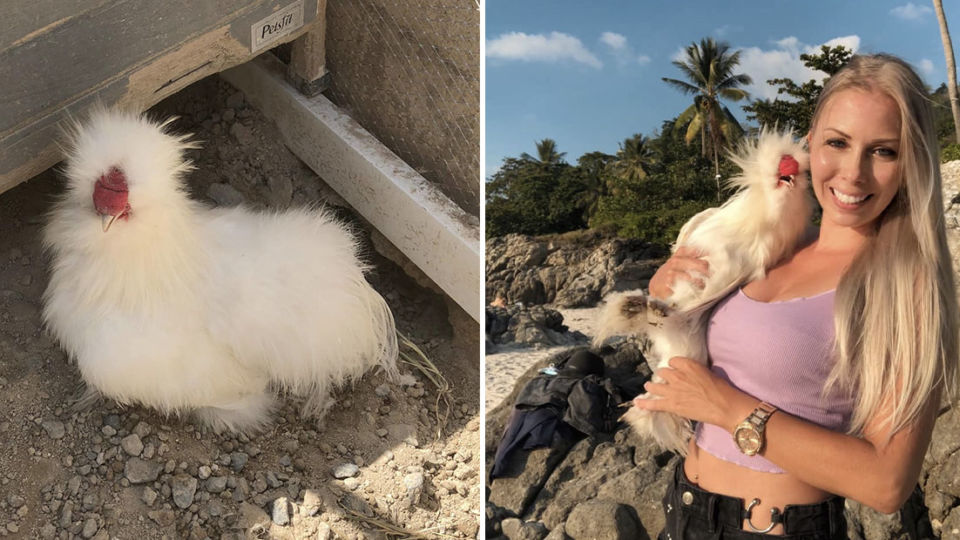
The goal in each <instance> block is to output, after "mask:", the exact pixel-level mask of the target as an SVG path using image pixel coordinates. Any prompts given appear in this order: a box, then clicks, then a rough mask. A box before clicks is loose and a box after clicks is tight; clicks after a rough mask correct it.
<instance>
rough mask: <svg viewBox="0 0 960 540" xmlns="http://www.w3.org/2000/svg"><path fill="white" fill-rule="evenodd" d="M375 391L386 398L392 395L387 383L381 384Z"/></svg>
mask: <svg viewBox="0 0 960 540" xmlns="http://www.w3.org/2000/svg"><path fill="white" fill-rule="evenodd" d="M373 392H374V393H375V394H377V396H379V397H382V398H384V397H387V396H389V395H390V387H389V386H387V385H385V384H381V385H380V386H378V387H376V388H375V389H374V390H373Z"/></svg>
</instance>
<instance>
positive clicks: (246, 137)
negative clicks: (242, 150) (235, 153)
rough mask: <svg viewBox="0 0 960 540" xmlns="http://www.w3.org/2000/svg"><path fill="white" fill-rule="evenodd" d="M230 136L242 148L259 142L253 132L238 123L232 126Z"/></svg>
mask: <svg viewBox="0 0 960 540" xmlns="http://www.w3.org/2000/svg"><path fill="white" fill-rule="evenodd" d="M230 134H231V135H233V138H235V139H236V140H237V142H238V143H240V146H250V145H252V144H254V143H256V142H257V138H256V136H255V135H254V134H253V130H252V129H251V128H249V127H247V126H245V125H243V124H241V123H240V122H236V123H234V124H233V125H232V126H230Z"/></svg>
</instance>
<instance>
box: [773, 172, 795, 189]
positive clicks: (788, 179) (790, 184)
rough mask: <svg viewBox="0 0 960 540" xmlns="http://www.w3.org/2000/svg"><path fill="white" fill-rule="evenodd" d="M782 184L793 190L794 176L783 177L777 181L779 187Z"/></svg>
mask: <svg viewBox="0 0 960 540" xmlns="http://www.w3.org/2000/svg"><path fill="white" fill-rule="evenodd" d="M780 184H786V185H787V187H791V188H792V187H793V185H794V184H793V175H792V174H791V175H784V176H781V177H780V178H779V180H778V181H777V185H778V186H779V185H780Z"/></svg>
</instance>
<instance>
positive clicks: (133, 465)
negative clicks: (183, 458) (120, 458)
mask: <svg viewBox="0 0 960 540" xmlns="http://www.w3.org/2000/svg"><path fill="white" fill-rule="evenodd" d="M162 470H163V465H161V464H159V463H154V462H152V461H146V460H143V459H140V458H138V457H132V458H130V459H129V460H127V463H126V464H125V465H124V467H123V475H124V476H126V477H127V480H129V481H130V483H131V484H145V483H147V482H153V481H154V480H156V479H157V477H159V476H160V471H162Z"/></svg>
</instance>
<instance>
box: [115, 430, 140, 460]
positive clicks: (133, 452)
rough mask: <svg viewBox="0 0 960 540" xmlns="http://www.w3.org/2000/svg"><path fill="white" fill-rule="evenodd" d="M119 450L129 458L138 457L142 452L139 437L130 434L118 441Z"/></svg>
mask: <svg viewBox="0 0 960 540" xmlns="http://www.w3.org/2000/svg"><path fill="white" fill-rule="evenodd" d="M120 448H123V451H124V452H126V453H127V455H129V456H139V455H140V453H141V452H143V442H142V441H140V436H139V435H137V434H136V433H131V434H130V435H127V436H126V437H124V438H122V439H120Z"/></svg>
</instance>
